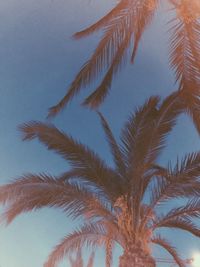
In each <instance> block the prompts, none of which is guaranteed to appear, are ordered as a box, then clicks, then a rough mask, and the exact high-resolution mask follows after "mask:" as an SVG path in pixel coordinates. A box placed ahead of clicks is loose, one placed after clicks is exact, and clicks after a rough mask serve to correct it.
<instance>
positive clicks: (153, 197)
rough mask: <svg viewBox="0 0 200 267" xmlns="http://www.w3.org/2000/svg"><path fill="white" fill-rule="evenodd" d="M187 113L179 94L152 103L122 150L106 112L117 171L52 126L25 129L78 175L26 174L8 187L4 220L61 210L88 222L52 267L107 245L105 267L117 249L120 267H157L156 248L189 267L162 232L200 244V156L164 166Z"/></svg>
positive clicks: (55, 254)
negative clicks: (168, 207)
mask: <svg viewBox="0 0 200 267" xmlns="http://www.w3.org/2000/svg"><path fill="white" fill-rule="evenodd" d="M182 111H183V104H182V102H181V101H180V98H177V97H176V93H174V94H172V95H170V96H169V97H168V98H166V99H165V100H164V101H163V102H160V100H159V98H158V97H151V98H149V99H148V101H147V102H146V103H145V104H144V105H143V106H142V107H140V108H138V109H137V110H136V111H135V112H134V113H133V114H132V115H131V116H130V117H129V119H128V121H127V122H126V124H125V126H124V127H123V129H122V133H121V137H120V138H121V139H120V140H121V141H120V143H119V144H118V142H117V141H116V139H115V138H114V136H113V133H112V131H111V129H110V127H109V125H108V123H107V121H106V120H105V118H104V117H103V115H102V114H100V113H99V116H100V120H101V123H102V126H103V129H104V131H105V134H106V138H107V140H108V143H109V146H110V149H111V153H112V156H113V160H114V167H110V166H108V165H107V164H106V162H105V161H104V160H102V159H101V158H100V157H99V156H98V155H97V153H95V152H94V151H92V150H91V149H90V148H89V147H88V146H86V145H84V144H82V143H80V142H79V141H76V140H74V139H73V138H72V137H70V136H68V135H67V134H66V133H64V132H62V131H60V130H58V129H57V128H56V127H55V126H53V125H52V124H46V123H41V122H30V123H27V124H24V125H22V126H21V128H20V129H21V131H22V133H23V139H24V140H32V139H34V138H38V140H39V141H40V142H42V143H43V144H44V145H45V146H46V147H47V148H48V149H50V150H53V151H54V152H56V153H58V154H59V155H61V156H62V157H63V158H64V159H65V160H67V161H68V162H69V164H70V165H71V169H70V170H68V171H67V172H66V173H64V174H62V175H60V176H59V177H53V176H50V175H47V174H27V175H24V176H22V177H21V178H20V179H17V180H15V181H13V182H11V183H9V184H7V185H3V186H1V187H0V203H2V204H5V205H6V211H5V213H4V214H3V218H4V219H5V220H6V221H7V223H10V222H11V221H12V220H13V219H14V218H15V217H16V216H17V215H19V214H20V213H22V212H28V211H32V210H36V209H39V208H42V207H46V206H47V207H54V208H60V209H61V210H62V211H63V212H65V213H67V214H68V215H69V216H71V217H72V218H73V219H77V218H79V219H80V218H82V224H81V225H80V226H79V227H78V228H77V229H75V230H74V232H72V233H69V234H68V235H67V236H66V237H65V238H64V239H63V240H62V241H61V242H60V244H58V245H57V246H56V247H55V249H54V250H53V251H52V253H51V254H50V256H49V258H48V260H47V262H46V263H45V265H44V266H45V267H55V266H57V264H58V263H59V262H60V260H62V259H63V258H64V257H65V256H68V255H70V254H71V253H73V252H74V251H77V250H78V249H82V247H83V246H84V245H86V246H89V247H92V249H96V248H98V247H99V246H103V248H105V251H106V266H107V267H110V266H111V264H112V253H113V248H114V246H115V245H116V244H119V245H120V246H121V247H122V249H123V254H122V256H121V257H120V261H119V266H120V267H127V266H129V267H133V266H134V267H154V266H156V264H155V260H154V259H153V257H152V250H151V249H152V246H153V245H154V244H155V245H159V246H161V247H163V248H164V249H165V250H167V251H168V252H169V253H170V254H171V256H172V257H173V259H174V260H175V262H176V263H177V264H178V266H179V267H184V266H185V264H184V262H183V261H182V260H181V258H180V256H179V255H178V253H177V251H176V249H175V248H174V247H173V246H172V245H171V244H170V242H169V241H168V240H167V239H166V238H165V237H162V236H161V232H162V231H161V230H162V228H164V227H167V228H170V229H174V228H175V229H177V230H183V231H186V232H188V233H191V234H193V235H194V236H197V237H200V228H199V227H198V226H197V225H195V223H194V221H193V218H198V217H199V216H200V201H199V194H200V180H199V176H200V153H199V152H196V153H191V154H188V155H186V156H185V157H184V158H183V159H182V160H177V162H176V163H175V164H174V166H173V165H172V164H171V163H169V164H168V166H167V167H164V166H161V165H160V164H158V159H159V156H160V154H161V152H162V151H163V149H164V147H165V144H166V138H167V136H168V134H169V133H170V132H171V130H172V128H173V126H174V125H175V124H176V119H177V117H178V115H179V114H180V113H182ZM175 199H182V200H183V202H182V203H183V204H182V205H181V206H177V205H175V206H174V207H173V208H171V210H170V211H169V212H164V211H165V208H164V207H165V205H167V203H169V201H171V200H175ZM171 203H172V202H171ZM173 203H174V202H173ZM160 207H162V213H160Z"/></svg>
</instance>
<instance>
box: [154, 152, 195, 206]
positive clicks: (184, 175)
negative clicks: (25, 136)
mask: <svg viewBox="0 0 200 267" xmlns="http://www.w3.org/2000/svg"><path fill="white" fill-rule="evenodd" d="M169 166H170V164H169ZM162 175H163V177H159V178H158V179H157V180H156V181H155V182H154V185H153V188H152V190H151V191H152V193H151V200H150V203H151V207H155V206H156V205H159V204H160V203H162V202H165V201H167V200H169V199H171V198H178V197H182V198H184V197H194V196H196V197H198V196H199V193H200V182H199V176H200V153H191V154H188V155H186V156H185V157H184V158H183V159H182V161H181V162H180V163H179V161H177V163H176V165H175V167H174V169H172V170H171V168H168V170H167V169H166V173H165V174H164V173H163V174H162Z"/></svg>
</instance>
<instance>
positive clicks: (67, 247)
mask: <svg viewBox="0 0 200 267" xmlns="http://www.w3.org/2000/svg"><path fill="white" fill-rule="evenodd" d="M109 235H110V236H108V235H107V231H106V229H105V228H104V227H103V226H102V225H101V223H99V224H98V223H95V224H86V225H83V226H82V227H80V228H79V229H77V230H75V231H74V232H73V233H71V234H69V235H68V236H66V237H65V238H64V239H63V240H62V241H61V243H60V244H59V245H57V246H56V247H55V249H54V250H53V252H52V253H51V254H50V256H49V258H48V260H47V262H46V263H45V265H44V267H56V266H57V265H58V263H59V262H60V261H61V260H62V259H63V258H64V257H66V256H67V255H69V254H70V253H72V252H73V251H76V250H77V249H79V248H83V246H87V247H91V248H93V249H96V248H97V247H99V246H103V247H105V246H106V243H107V242H108V240H109V239H110V238H112V239H113V240H115V239H116V234H115V235H114V233H112V236H111V233H109Z"/></svg>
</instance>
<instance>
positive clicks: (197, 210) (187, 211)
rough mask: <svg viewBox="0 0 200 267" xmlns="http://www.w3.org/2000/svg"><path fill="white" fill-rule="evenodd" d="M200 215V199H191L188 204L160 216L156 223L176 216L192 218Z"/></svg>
mask: <svg viewBox="0 0 200 267" xmlns="http://www.w3.org/2000/svg"><path fill="white" fill-rule="evenodd" d="M199 217H200V201H199V200H198V199H193V200H189V201H188V203H187V204H186V205H183V206H181V207H178V208H174V209H171V210H170V211H169V212H168V213H167V214H165V215H162V216H159V218H157V220H156V221H157V222H156V223H159V222H161V223H163V222H165V221H168V220H173V219H176V218H180V219H186V220H188V219H192V218H199Z"/></svg>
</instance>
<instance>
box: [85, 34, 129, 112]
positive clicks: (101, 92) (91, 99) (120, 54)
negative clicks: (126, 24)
mask: <svg viewBox="0 0 200 267" xmlns="http://www.w3.org/2000/svg"><path fill="white" fill-rule="evenodd" d="M130 38H131V35H130V34H129V35H128V34H127V36H126V38H125V39H124V41H123V42H122V43H121V44H120V46H119V47H118V49H117V51H116V53H115V56H114V58H113V61H112V63H111V65H110V67H109V68H108V70H107V72H106V74H105V76H104V78H103V80H102V81H101V84H100V85H99V86H98V87H97V89H96V90H95V91H93V92H92V94H90V95H89V96H88V97H87V98H86V99H85V100H84V102H83V105H87V106H89V107H90V108H92V109H94V108H95V109H96V108H98V107H99V105H101V104H102V102H103V101H104V99H105V98H106V96H107V95H108V93H109V90H110V89H111V85H112V80H113V77H114V75H115V74H117V73H118V72H119V71H120V69H121V67H122V65H123V64H125V62H126V57H127V53H126V51H127V48H128V45H129V42H130Z"/></svg>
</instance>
